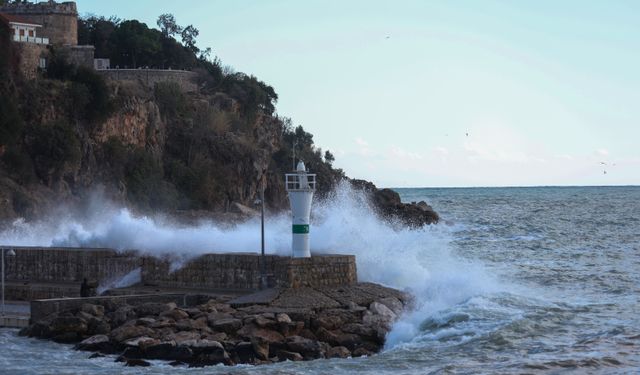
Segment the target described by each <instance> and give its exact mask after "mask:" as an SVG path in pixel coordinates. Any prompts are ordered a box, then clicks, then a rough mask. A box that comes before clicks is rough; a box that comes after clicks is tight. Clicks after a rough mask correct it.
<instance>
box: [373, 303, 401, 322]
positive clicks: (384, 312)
mask: <svg viewBox="0 0 640 375" xmlns="http://www.w3.org/2000/svg"><path fill="white" fill-rule="evenodd" d="M369 311H371V312H372V313H373V314H374V315H380V316H383V317H385V318H387V319H388V320H389V321H394V320H395V319H396V318H397V317H398V316H397V315H396V313H394V312H393V311H392V310H391V309H390V308H388V307H387V306H386V305H384V304H382V303H380V302H376V301H374V302H371V305H369Z"/></svg>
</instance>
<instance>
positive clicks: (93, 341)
mask: <svg viewBox="0 0 640 375" xmlns="http://www.w3.org/2000/svg"><path fill="white" fill-rule="evenodd" d="M75 349H76V350H86V351H91V352H95V351H101V352H111V351H112V350H113V345H111V341H109V337H108V336H107V335H95V336H91V337H89V338H87V339H84V340H82V341H81V342H80V343H79V344H78V345H76V346H75Z"/></svg>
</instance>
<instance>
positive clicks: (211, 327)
mask: <svg viewBox="0 0 640 375" xmlns="http://www.w3.org/2000/svg"><path fill="white" fill-rule="evenodd" d="M272 293H275V294H274V296H273V298H272V299H271V300H270V301H269V302H268V303H266V304H252V303H238V302H236V303H234V302H233V301H230V298H229V297H224V296H220V297H215V298H212V299H210V300H209V301H208V302H206V303H204V304H200V305H196V306H193V307H178V306H177V305H176V304H175V303H173V302H170V303H158V302H146V303H142V304H139V305H135V306H133V305H129V304H127V303H124V302H123V303H117V302H114V300H109V299H107V300H105V301H104V302H101V304H89V303H86V304H83V305H81V306H80V307H78V308H74V309H70V310H66V311H60V312H56V313H52V314H50V315H48V316H46V317H44V318H42V319H40V320H38V321H36V322H33V324H31V325H30V326H29V327H27V328H25V329H23V330H22V331H21V334H22V335H27V336H30V337H39V338H43V339H50V340H53V341H56V342H60V343H76V346H75V348H76V349H77V350H86V351H91V352H96V353H95V354H93V355H92V357H95V356H102V355H107V354H116V355H118V357H117V359H116V361H121V362H123V363H124V364H125V365H127V366H136V365H140V366H148V365H150V363H149V362H147V361H145V360H146V359H161V360H167V361H171V364H173V365H188V366H190V367H199V366H207V365H216V364H220V363H222V364H225V365H234V364H241V363H242V364H254V365H259V364H268V363H274V362H279V361H285V360H291V361H302V360H312V359H318V358H336V357H340V358H346V357H358V356H363V355H371V354H373V353H376V352H378V351H379V350H380V349H381V348H382V347H383V345H384V340H385V336H386V334H387V332H388V331H389V330H390V328H391V325H392V323H393V322H394V321H395V320H396V319H397V318H398V316H399V315H400V314H401V313H402V312H403V311H404V310H405V309H407V308H408V307H409V305H410V304H411V297H410V296H409V295H408V294H406V293H403V292H400V291H398V290H395V289H391V288H386V287H383V286H380V285H377V284H372V283H358V284H354V285H350V286H344V287H317V288H309V287H303V288H295V289H294V288H289V289H280V290H273V291H272ZM239 300H242V298H240V299H238V300H236V301H239ZM248 300H251V299H250V298H249V299H248Z"/></svg>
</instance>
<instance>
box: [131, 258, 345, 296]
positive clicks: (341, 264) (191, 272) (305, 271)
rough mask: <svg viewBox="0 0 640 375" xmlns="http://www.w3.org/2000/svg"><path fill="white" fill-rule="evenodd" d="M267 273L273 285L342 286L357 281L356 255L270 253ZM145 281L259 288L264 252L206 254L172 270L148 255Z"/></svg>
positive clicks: (166, 284) (174, 285)
mask: <svg viewBox="0 0 640 375" xmlns="http://www.w3.org/2000/svg"><path fill="white" fill-rule="evenodd" d="M265 259H266V267H265V268H266V273H267V276H268V279H269V283H270V286H278V287H287V288H299V287H304V286H310V287H319V286H339V285H349V284H353V283H355V282H357V273H356V259H355V256H353V255H320V256H313V257H311V258H304V259H302V258H291V257H280V256H275V255H267V256H266V257H265ZM142 282H143V283H144V284H146V285H154V286H159V287H169V288H184V287H192V288H203V289H235V290H255V289H258V288H259V287H260V255H258V254H253V253H250V254H249V253H248V254H205V255H202V256H200V257H198V258H196V259H193V260H191V261H189V262H188V263H186V264H184V265H182V267H180V268H179V269H177V270H176V271H173V272H172V270H171V262H170V261H169V260H162V259H158V258H151V257H145V258H144V260H143V263H142Z"/></svg>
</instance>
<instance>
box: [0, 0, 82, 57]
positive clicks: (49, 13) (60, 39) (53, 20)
mask: <svg viewBox="0 0 640 375" xmlns="http://www.w3.org/2000/svg"><path fill="white" fill-rule="evenodd" d="M0 13H4V14H8V15H13V16H19V17H20V18H22V19H24V20H26V21H29V22H32V23H34V24H37V25H41V28H39V29H38V34H39V36H40V37H43V38H48V39H49V43H50V44H53V45H68V46H75V45H78V10H77V8H76V3H75V2H73V1H67V2H63V3H56V2H55V1H44V2H40V3H13V4H5V5H3V6H0Z"/></svg>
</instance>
